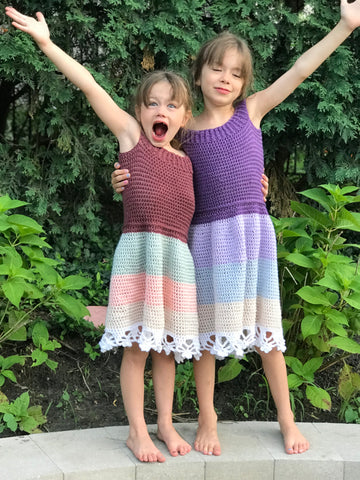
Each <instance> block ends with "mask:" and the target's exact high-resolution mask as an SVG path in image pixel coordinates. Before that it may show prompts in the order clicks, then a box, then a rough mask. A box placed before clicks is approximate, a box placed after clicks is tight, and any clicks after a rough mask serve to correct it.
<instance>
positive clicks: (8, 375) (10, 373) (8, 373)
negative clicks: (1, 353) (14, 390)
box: [1, 370, 16, 383]
mask: <svg viewBox="0 0 360 480" xmlns="http://www.w3.org/2000/svg"><path fill="white" fill-rule="evenodd" d="M1 375H3V376H4V377H6V378H8V379H9V380H11V381H12V382H14V383H16V377H15V374H14V372H13V371H11V370H1Z"/></svg>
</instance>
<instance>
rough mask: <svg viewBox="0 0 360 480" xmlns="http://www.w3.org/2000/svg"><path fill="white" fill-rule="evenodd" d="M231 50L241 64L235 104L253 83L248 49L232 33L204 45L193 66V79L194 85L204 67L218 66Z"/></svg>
mask: <svg viewBox="0 0 360 480" xmlns="http://www.w3.org/2000/svg"><path fill="white" fill-rule="evenodd" d="M231 48H236V50H237V51H238V52H239V53H240V54H241V56H242V60H243V61H242V63H241V77H242V78H243V80H244V86H243V88H242V91H241V94H240V96H239V98H237V99H236V103H238V102H239V101H240V100H243V99H244V98H245V97H246V94H247V92H248V90H249V88H250V86H251V85H252V82H253V62H252V56H251V52H250V49H249V47H248V45H247V43H246V42H245V40H243V39H242V38H239V37H237V36H236V35H234V34H233V33H230V32H223V33H220V34H219V35H218V36H216V37H215V38H212V39H210V40H208V41H207V42H205V43H204V45H203V46H202V47H201V48H200V51H199V53H198V55H197V57H196V59H195V61H194V64H193V69H192V73H193V78H194V83H195V84H196V83H197V82H198V81H199V80H200V76H201V72H202V69H203V66H204V65H210V66H213V65H220V64H221V63H222V60H223V58H224V55H225V52H226V51H227V50H229V49H231Z"/></svg>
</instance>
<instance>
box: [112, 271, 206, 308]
mask: <svg viewBox="0 0 360 480" xmlns="http://www.w3.org/2000/svg"><path fill="white" fill-rule="evenodd" d="M137 302H144V303H145V304H146V305H149V306H150V305H151V306H164V307H165V308H168V309H170V310H172V311H177V312H196V308H197V305H196V287H195V285H190V284H186V283H179V282H174V281H173V280H171V279H170V278H168V277H158V276H154V275H146V273H139V274H137V275H113V276H112V277H111V286H110V294H109V306H114V305H128V304H131V303H137Z"/></svg>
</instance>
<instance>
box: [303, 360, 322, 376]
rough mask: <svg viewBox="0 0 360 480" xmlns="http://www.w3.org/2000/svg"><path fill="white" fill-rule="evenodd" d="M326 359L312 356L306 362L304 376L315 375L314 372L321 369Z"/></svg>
mask: <svg viewBox="0 0 360 480" xmlns="http://www.w3.org/2000/svg"><path fill="white" fill-rule="evenodd" d="M323 361H324V359H323V358H322V357H315V358H311V359H310V360H308V361H307V362H306V363H305V364H304V377H305V378H308V377H312V378H313V377H314V373H315V372H316V371H317V370H319V368H320V367H321V365H322V364H323Z"/></svg>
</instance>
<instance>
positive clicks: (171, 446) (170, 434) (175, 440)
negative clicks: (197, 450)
mask: <svg viewBox="0 0 360 480" xmlns="http://www.w3.org/2000/svg"><path fill="white" fill-rule="evenodd" d="M157 437H158V439H159V440H161V441H162V442H164V443H165V445H166V446H167V448H168V450H169V453H170V455H171V456H172V457H177V456H178V455H186V454H187V453H189V452H190V450H191V445H189V444H188V443H187V442H186V441H185V440H184V439H183V438H182V437H181V436H180V435H179V434H178V433H177V431H176V430H175V428H174V427H173V425H169V426H162V427H160V426H158V432H157Z"/></svg>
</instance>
